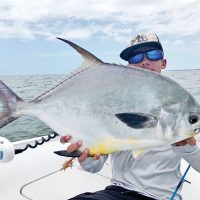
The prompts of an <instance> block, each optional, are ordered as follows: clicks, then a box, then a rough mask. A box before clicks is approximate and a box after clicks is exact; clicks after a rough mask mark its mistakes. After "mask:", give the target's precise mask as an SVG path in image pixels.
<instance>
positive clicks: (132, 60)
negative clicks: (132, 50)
mask: <svg viewBox="0 0 200 200" xmlns="http://www.w3.org/2000/svg"><path fill="white" fill-rule="evenodd" d="M143 59H144V54H143V53H140V54H137V55H135V56H133V57H131V58H130V59H129V61H128V62H129V64H136V63H140V62H141V61H142V60H143Z"/></svg>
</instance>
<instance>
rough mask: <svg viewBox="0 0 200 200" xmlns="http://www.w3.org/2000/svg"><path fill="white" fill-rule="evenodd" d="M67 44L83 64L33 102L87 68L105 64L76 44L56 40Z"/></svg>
mask: <svg viewBox="0 0 200 200" xmlns="http://www.w3.org/2000/svg"><path fill="white" fill-rule="evenodd" d="M57 39H59V40H61V41H63V42H65V43H67V44H69V45H70V46H71V47H73V48H74V49H75V50H76V51H77V52H78V53H79V54H81V56H82V57H83V62H82V64H81V66H80V67H78V68H77V69H75V70H73V71H72V72H71V73H70V74H69V75H68V76H67V77H66V78H65V79H64V80H63V81H62V82H60V83H58V84H57V85H55V86H53V87H52V88H50V89H49V90H47V91H45V92H43V93H42V94H40V95H39V96H37V97H36V98H35V99H34V100H33V101H39V100H41V99H42V98H44V97H46V96H48V95H49V94H50V93H51V91H52V90H53V89H55V88H57V87H59V86H60V85H62V84H63V83H64V82H65V81H67V80H69V79H70V78H72V77H73V76H76V75H77V74H79V73H81V72H83V71H85V70H87V69H89V68H93V67H96V66H98V65H100V64H105V63H104V62H103V61H101V60H100V59H99V58H97V57H96V56H94V55H93V54H91V53H90V52H89V51H87V50H85V49H84V48H82V47H80V46H78V45H77V44H74V43H73V42H71V41H69V40H65V39H62V38H57Z"/></svg>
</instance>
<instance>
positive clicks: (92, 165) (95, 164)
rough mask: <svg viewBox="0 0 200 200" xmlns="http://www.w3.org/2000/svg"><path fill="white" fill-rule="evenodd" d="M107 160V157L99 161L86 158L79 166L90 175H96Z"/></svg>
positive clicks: (104, 156) (102, 157)
mask: <svg viewBox="0 0 200 200" xmlns="http://www.w3.org/2000/svg"><path fill="white" fill-rule="evenodd" d="M107 159H108V155H103V156H101V157H100V159H99V160H93V159H92V158H87V159H86V160H84V161H83V162H80V166H81V168H82V169H83V170H85V171H87V172H91V173H97V172H99V171H100V170H101V169H102V168H103V166H104V163H105V162H106V160H107Z"/></svg>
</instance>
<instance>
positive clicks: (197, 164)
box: [172, 137, 200, 172]
mask: <svg viewBox="0 0 200 200" xmlns="http://www.w3.org/2000/svg"><path fill="white" fill-rule="evenodd" d="M199 140H200V137H199V138H198V139H197V143H196V145H194V146H192V145H189V144H187V145H185V146H176V145H172V148H173V150H174V151H175V152H176V153H178V154H179V155H180V156H181V157H182V158H183V159H184V160H186V161H187V162H188V163H189V164H190V165H191V166H192V167H193V168H194V169H196V170H197V171H198V172H200V141H199Z"/></svg>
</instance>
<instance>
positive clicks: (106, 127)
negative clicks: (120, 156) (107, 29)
mask: <svg viewBox="0 0 200 200" xmlns="http://www.w3.org/2000/svg"><path fill="white" fill-rule="evenodd" d="M65 42H68V41H65ZM70 45H71V46H73V43H70ZM73 47H74V46H73ZM77 47H78V46H76V45H75V49H76V50H77ZM78 48H80V47H78ZM80 51H81V53H82V55H83V57H85V59H86V60H87V62H85V63H84V66H83V67H82V68H81V69H79V70H78V71H77V72H75V73H73V74H71V75H70V76H68V77H67V78H66V80H64V81H63V82H62V83H61V84H59V85H58V86H56V87H54V88H53V89H50V90H49V91H47V92H46V93H43V94H42V95H40V96H39V97H37V98H36V99H35V100H33V101H31V102H24V101H22V100H19V99H18V100H17V101H16V104H14V105H15V106H14V108H13V107H12V112H11V116H12V118H17V117H19V116H21V115H33V116H35V117H37V118H39V119H40V120H41V121H43V122H44V123H46V124H47V125H48V126H49V127H50V128H52V129H53V130H54V131H55V132H57V133H59V134H60V135H65V134H70V135H72V137H73V140H72V142H73V141H77V140H82V141H83V144H84V145H83V146H82V148H85V147H88V148H89V149H90V152H91V154H96V153H101V154H107V153H111V152H114V151H121V150H135V149H141V148H149V147H153V146H160V145H166V144H172V143H174V142H177V141H180V140H182V139H185V138H189V137H191V136H193V135H195V134H196V133H198V132H199V128H200V121H199V119H200V106H199V105H198V103H197V102H196V101H195V99H194V98H193V97H192V96H191V95H190V94H189V93H188V92H187V91H186V90H185V89H184V88H183V87H181V86H180V85H179V84H177V83H176V82H174V81H173V80H171V79H169V78H167V77H164V76H162V75H160V74H158V73H154V72H151V71H148V70H143V69H138V68H130V67H126V66H120V65H115V64H106V63H103V62H102V61H100V60H99V59H97V58H96V57H92V56H93V55H92V54H90V53H89V52H87V51H85V50H84V49H82V48H80V49H78V52H79V53H80ZM88 54H89V55H88ZM2 96H4V99H5V95H2ZM192 118H193V121H192Z"/></svg>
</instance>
